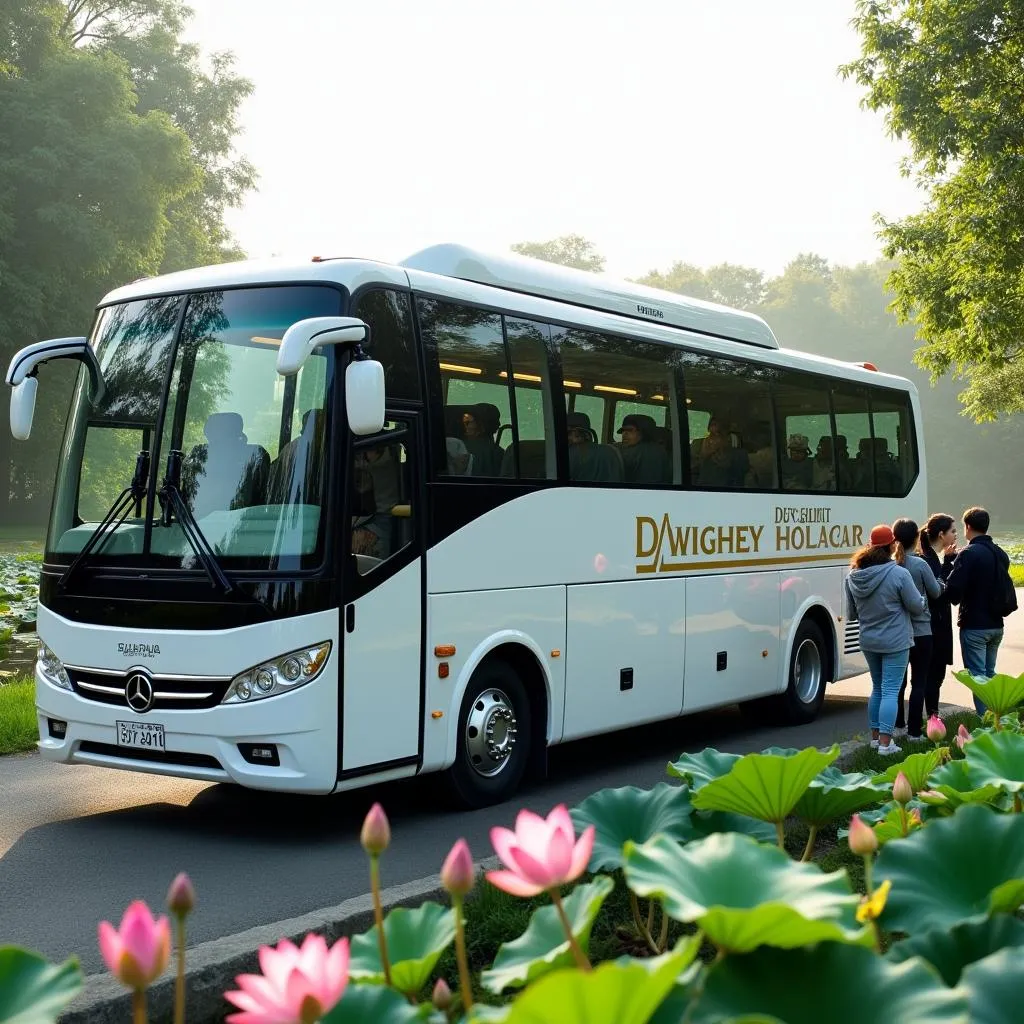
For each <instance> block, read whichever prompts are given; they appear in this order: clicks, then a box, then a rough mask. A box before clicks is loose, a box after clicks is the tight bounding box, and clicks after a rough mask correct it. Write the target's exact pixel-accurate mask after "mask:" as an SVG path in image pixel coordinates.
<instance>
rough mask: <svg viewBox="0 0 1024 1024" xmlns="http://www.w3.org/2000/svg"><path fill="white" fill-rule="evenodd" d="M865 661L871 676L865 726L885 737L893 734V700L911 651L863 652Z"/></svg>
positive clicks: (894, 701) (894, 716)
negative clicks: (888, 652) (892, 652)
mask: <svg viewBox="0 0 1024 1024" xmlns="http://www.w3.org/2000/svg"><path fill="white" fill-rule="evenodd" d="M864 660H865V661H866V662H867V663H868V671H869V672H870V673H871V696H870V697H868V724H869V725H870V726H871V728H872V729H877V730H878V731H879V732H880V733H884V734H885V735H886V736H891V735H892V730H893V726H894V725H895V723H896V700H897V698H898V697H899V694H900V686H902V685H903V674H904V673H905V672H906V671H907V664H908V662H909V661H910V649H909V648H908V649H907V650H905V651H896V652H895V653H894V654H878V653H876V652H875V651H864Z"/></svg>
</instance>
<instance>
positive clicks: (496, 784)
mask: <svg viewBox="0 0 1024 1024" xmlns="http://www.w3.org/2000/svg"><path fill="white" fill-rule="evenodd" d="M529 758H530V704H529V700H528V699H527V696H526V688H525V687H524V686H523V684H522V682H521V681H520V679H519V676H518V675H517V674H516V672H515V670H514V669H513V668H512V667H511V666H510V665H508V664H507V663H506V662H504V661H498V660H494V661H486V662H484V664H482V665H481V666H480V667H479V668H478V669H477V670H476V672H475V673H474V674H473V678H472V679H471V680H470V682H469V687H468V688H467V689H466V695H465V697H463V699H462V708H461V710H460V712H459V738H458V748H457V749H456V751H455V763H454V764H453V765H452V766H451V768H449V769H448V779H449V783H450V785H451V788H452V789H453V790H454V794H455V797H456V799H457V800H458V801H459V803H461V804H463V805H464V806H466V807H486V806H488V805H489V804H497V803H501V802H502V801H503V800H507V799H508V798H509V797H510V796H511V795H512V794H513V793H514V792H515V790H516V788H517V787H518V786H519V783H520V781H521V780H522V778H523V773H524V772H525V771H526V766H527V763H528V761H529Z"/></svg>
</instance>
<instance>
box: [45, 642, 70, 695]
mask: <svg viewBox="0 0 1024 1024" xmlns="http://www.w3.org/2000/svg"><path fill="white" fill-rule="evenodd" d="M36 664H37V665H38V666H39V669H40V671H41V672H42V673H43V678H44V679H45V680H46V681H47V682H48V683H53V685H54V686H59V687H60V688H61V689H62V690H71V691H72V692H74V689H75V688H74V687H73V686H72V685H71V680H70V679H68V674H67V672H66V671H65V670H64V663H63V662H62V661H61V660H60V658H58V657H57V655H56V654H54V653H53V651H51V650H50V648H49V647H47V646H46V644H40V645H39V650H38V652H37V653H36Z"/></svg>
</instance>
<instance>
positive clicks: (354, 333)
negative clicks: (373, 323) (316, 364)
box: [277, 316, 370, 377]
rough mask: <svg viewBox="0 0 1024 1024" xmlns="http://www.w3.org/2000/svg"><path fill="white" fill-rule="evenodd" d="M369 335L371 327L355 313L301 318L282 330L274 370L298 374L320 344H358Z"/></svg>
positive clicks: (286, 374)
mask: <svg viewBox="0 0 1024 1024" xmlns="http://www.w3.org/2000/svg"><path fill="white" fill-rule="evenodd" d="M369 335H370V329H369V328H368V327H367V326H366V324H365V323H363V321H362V320H360V319H359V318H358V317H354V316H314V317H310V318H309V319H308V320H300V321H299V322H298V323H294V324H292V325H291V327H289V328H288V330H287V331H285V332H284V337H283V338H282V339H281V347H280V348H279V349H278V350H277V372H278V373H279V374H281V376H282V377H287V376H288V375H289V374H292V373H298V372H299V370H301V369H302V364H303V363H304V362H305V361H306V360H307V359H308V358H309V357H310V356H311V355H312V353H313V350H314V349H316V348H319V347H320V346H321V345H358V344H359V343H360V342H363V341H366V340H367V338H368V337H369Z"/></svg>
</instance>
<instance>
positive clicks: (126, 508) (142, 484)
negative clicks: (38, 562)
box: [57, 451, 149, 589]
mask: <svg viewBox="0 0 1024 1024" xmlns="http://www.w3.org/2000/svg"><path fill="white" fill-rule="evenodd" d="M148 480H149V452H148V451H145V452H139V454H138V455H137V456H136V458H135V475H134V476H133V477H132V482H131V483H130V484H129V485H128V486H127V487H126V488H125V489H124V490H123V491H122V492H121V493H120V494H119V495H118V497H117V499H116V500H115V501H114V504H113V505H111V506H110V509H109V510H108V511H107V514H106V515H105V516H104V517H103V519H102V520H101V521H100V525H99V526H97V527H96V529H95V530H94V531H93V533H92V536H91V537H90V538H89V540H88V541H87V542H86V543H85V545H84V546H83V548H82V550H81V551H79V552H78V555H77V556H76V557H75V559H74V561H72V563H71V564H70V565H69V566H68V567H67V569H65V570H64V575H63V576H61V578H60V580H59V581H58V584H57V585H58V586H59V587H60V588H61V589H65V588H66V587H67V585H68V583H70V582H71V577H72V576H73V575H74V574H75V573H76V572H77V571H78V569H79V568H80V567H81V566H82V565H84V564H85V561H86V559H87V558H88V557H89V556H90V555H91V554H93V553H94V552H95V553H97V554H98V553H99V551H100V548H102V547H103V545H104V544H105V543H106V542H107V540H108V539H109V538H110V537H111V536H113V534H114V532H115V531H116V530H117V529H118V528H119V527H120V526H121V524H122V523H123V522H124V521H125V520H126V519H127V518H128V513H129V512H131V510H132V507H133V506H135V508H136V514H138V506H139V503H140V502H141V501H142V499H143V498H144V497H145V496H146V483H147V481H148ZM115 520H117V521H116V522H115Z"/></svg>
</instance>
